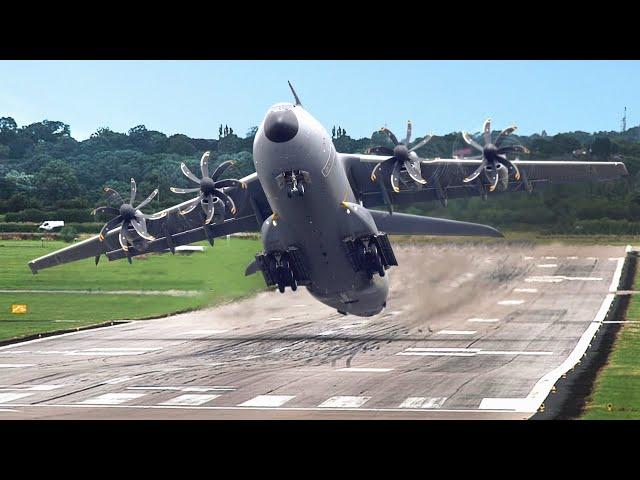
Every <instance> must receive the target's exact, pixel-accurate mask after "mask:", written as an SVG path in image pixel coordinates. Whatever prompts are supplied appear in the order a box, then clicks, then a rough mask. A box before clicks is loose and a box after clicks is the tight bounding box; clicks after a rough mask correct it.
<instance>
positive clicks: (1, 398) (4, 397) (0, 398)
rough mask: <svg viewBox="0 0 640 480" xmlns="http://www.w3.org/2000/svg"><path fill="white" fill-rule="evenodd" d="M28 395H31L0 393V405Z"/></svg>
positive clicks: (30, 393)
mask: <svg viewBox="0 0 640 480" xmlns="http://www.w3.org/2000/svg"><path fill="white" fill-rule="evenodd" d="M29 395H33V393H32V392H29V393H0V405H2V404H5V403H9V402H13V401H14V400H19V399H21V398H24V397H28V396H29Z"/></svg>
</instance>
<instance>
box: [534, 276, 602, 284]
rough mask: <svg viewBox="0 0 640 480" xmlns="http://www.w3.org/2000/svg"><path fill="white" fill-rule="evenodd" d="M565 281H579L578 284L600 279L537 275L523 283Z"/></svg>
mask: <svg viewBox="0 0 640 480" xmlns="http://www.w3.org/2000/svg"><path fill="white" fill-rule="evenodd" d="M565 280H569V281H580V282H598V281H601V280H602V277H566V276H564V275H539V276H533V277H528V278H525V279H524V281H525V282H527V283H529V282H542V283H560V282H564V281H565Z"/></svg>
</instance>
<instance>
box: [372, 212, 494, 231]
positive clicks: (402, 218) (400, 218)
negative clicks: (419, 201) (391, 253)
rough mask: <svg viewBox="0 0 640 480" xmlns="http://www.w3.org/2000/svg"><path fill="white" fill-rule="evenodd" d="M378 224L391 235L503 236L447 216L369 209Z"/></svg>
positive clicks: (491, 228)
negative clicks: (391, 212) (424, 215)
mask: <svg viewBox="0 0 640 480" xmlns="http://www.w3.org/2000/svg"><path fill="white" fill-rule="evenodd" d="M369 212H371V216H372V217H373V220H374V221H375V222H376V226H377V227H378V228H379V229H380V230H382V231H383V232H385V233H387V234H391V235H439V236H465V237H467V236H469V237H502V236H503V235H502V233H500V232H499V231H498V230H496V229H495V228H493V227H489V226H487V225H480V224H479V223H469V222H460V221H457V220H448V219H446V218H434V217H423V216H420V215H409V214H407V213H394V214H390V213H389V212H380V211H378V210H369Z"/></svg>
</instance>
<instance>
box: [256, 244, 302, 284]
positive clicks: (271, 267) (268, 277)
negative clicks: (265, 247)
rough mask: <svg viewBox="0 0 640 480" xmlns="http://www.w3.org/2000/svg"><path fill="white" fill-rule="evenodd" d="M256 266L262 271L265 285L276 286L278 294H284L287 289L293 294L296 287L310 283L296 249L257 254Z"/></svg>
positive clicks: (299, 252)
mask: <svg viewBox="0 0 640 480" xmlns="http://www.w3.org/2000/svg"><path fill="white" fill-rule="evenodd" d="M256 264H257V269H258V270H261V271H262V274H263V276H264V280H265V282H266V284H267V285H269V286H271V285H277V287H278V290H279V291H280V293H284V291H285V290H286V288H287V287H289V288H291V290H292V291H294V292H295V291H296V290H297V289H298V285H309V283H310V278H309V269H308V268H307V265H306V262H305V259H304V256H303V255H302V252H301V251H300V250H299V249H298V248H297V247H288V248H287V249H286V250H275V251H272V252H269V253H258V254H257V255H256Z"/></svg>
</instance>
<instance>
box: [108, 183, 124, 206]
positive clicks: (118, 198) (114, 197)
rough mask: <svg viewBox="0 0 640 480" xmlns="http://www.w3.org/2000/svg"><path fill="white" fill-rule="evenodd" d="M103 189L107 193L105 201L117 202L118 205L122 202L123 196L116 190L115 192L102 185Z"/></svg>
mask: <svg viewBox="0 0 640 480" xmlns="http://www.w3.org/2000/svg"><path fill="white" fill-rule="evenodd" d="M104 191H105V193H106V194H107V202H113V201H115V202H117V203H118V205H122V204H123V203H124V198H122V195H120V194H119V193H118V192H116V191H115V190H114V189H113V188H110V187H104Z"/></svg>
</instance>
